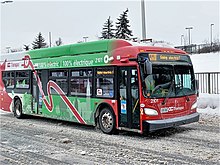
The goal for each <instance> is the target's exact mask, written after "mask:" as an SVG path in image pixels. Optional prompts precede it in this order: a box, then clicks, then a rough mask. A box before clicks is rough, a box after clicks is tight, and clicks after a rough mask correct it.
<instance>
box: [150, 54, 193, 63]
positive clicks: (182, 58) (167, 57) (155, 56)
mask: <svg viewBox="0 0 220 165" xmlns="http://www.w3.org/2000/svg"><path fill="white" fill-rule="evenodd" d="M148 56H149V59H150V61H152V62H156V61H157V62H160V61H163V62H164V61H168V62H172V61H185V62H189V60H188V57H187V56H184V55H170V54H148Z"/></svg>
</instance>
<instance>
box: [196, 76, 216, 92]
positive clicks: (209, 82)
mask: <svg viewBox="0 0 220 165" xmlns="http://www.w3.org/2000/svg"><path fill="white" fill-rule="evenodd" d="M195 77H196V80H199V92H200V93H209V94H220V72H210V73H209V72H204V73H195Z"/></svg>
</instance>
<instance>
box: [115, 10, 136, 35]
mask: <svg viewBox="0 0 220 165" xmlns="http://www.w3.org/2000/svg"><path fill="white" fill-rule="evenodd" d="M127 17H128V9H127V10H126V11H124V12H123V13H122V14H121V15H120V17H119V18H118V22H116V33H115V37H116V38H120V39H129V38H130V37H131V36H133V35H132V31H131V30H129V27H130V25H129V20H128V18H127Z"/></svg>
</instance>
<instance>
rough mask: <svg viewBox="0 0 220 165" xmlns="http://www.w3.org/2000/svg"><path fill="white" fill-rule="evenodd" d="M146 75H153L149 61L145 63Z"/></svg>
mask: <svg viewBox="0 0 220 165" xmlns="http://www.w3.org/2000/svg"><path fill="white" fill-rule="evenodd" d="M144 73H145V74H152V63H151V62H150V61H149V60H146V61H145V62H144Z"/></svg>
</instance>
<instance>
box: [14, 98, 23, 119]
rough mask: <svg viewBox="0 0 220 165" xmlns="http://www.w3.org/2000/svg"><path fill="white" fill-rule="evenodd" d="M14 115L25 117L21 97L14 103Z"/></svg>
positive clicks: (19, 117)
mask: <svg viewBox="0 0 220 165" xmlns="http://www.w3.org/2000/svg"><path fill="white" fill-rule="evenodd" d="M14 115H15V117H16V118H18V119H21V118H22V117H23V114H22V105H21V101H20V100H19V99H17V100H16V101H15V104H14Z"/></svg>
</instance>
